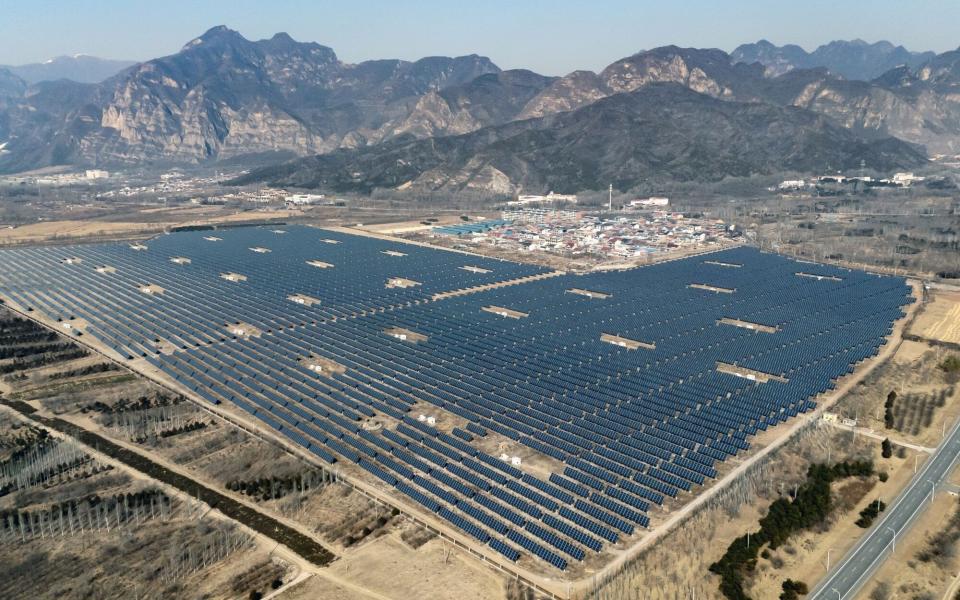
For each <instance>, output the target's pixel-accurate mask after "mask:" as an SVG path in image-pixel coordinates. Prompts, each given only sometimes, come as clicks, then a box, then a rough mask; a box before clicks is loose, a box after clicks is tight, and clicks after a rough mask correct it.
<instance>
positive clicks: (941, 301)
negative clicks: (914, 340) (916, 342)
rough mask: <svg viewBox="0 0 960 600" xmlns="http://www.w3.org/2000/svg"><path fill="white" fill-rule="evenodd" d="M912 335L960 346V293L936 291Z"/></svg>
mask: <svg viewBox="0 0 960 600" xmlns="http://www.w3.org/2000/svg"><path fill="white" fill-rule="evenodd" d="M910 333H913V334H915V335H919V336H921V337H925V338H929V339H932V340H939V341H941V342H949V343H952V344H960V293H957V292H944V291H934V292H931V302H930V303H929V304H928V305H927V306H926V308H925V310H924V312H923V314H922V315H920V316H919V317H918V318H917V320H916V321H915V322H914V324H913V327H911V328H910Z"/></svg>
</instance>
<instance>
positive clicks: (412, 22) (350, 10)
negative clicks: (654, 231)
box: [0, 0, 960, 75]
mask: <svg viewBox="0 0 960 600" xmlns="http://www.w3.org/2000/svg"><path fill="white" fill-rule="evenodd" d="M958 23H960V2H958V1H957V0H871V1H863V0H831V1H824V0H803V1H797V0H792V1H789V2H785V1H782V0H780V1H777V0H725V1H724V0H721V1H717V0H673V1H663V0H660V1H648V0H642V1H641V0H634V1H630V0H556V1H554V2H546V1H543V0H514V1H512V2H510V1H506V0H469V1H466V2H464V1H463V0H446V1H438V0H419V1H416V2H412V1H404V0H394V1H387V0H352V1H349V2H348V1H329V0H313V1H308V0H271V1H261V2H253V1H249V0H192V1H191V0H152V1H149V2H146V1H142V0H69V1H67V0H0V64H22V63H26V62H36V61H42V60H45V59H47V58H50V57H52V56H55V55H60V54H75V53H84V54H92V55H96V56H102V57H106V58H125V59H132V60H147V59H150V58H154V57H157V56H162V55H166V54H171V53H173V52H176V51H177V50H179V49H180V47H181V46H183V44H184V43H186V42H187V41H189V40H190V39H192V38H194V37H196V36H198V35H200V34H201V33H202V32H204V31H206V30H207V29H209V28H210V27H212V26H214V25H220V24H224V25H227V26H228V27H230V28H232V29H236V30H238V31H239V32H240V33H242V34H243V35H244V36H246V37H247V38H249V39H261V38H264V37H270V36H271V35H272V34H274V33H276V32H277V31H286V32H288V33H289V34H290V35H292V36H293V37H294V38H295V39H298V40H301V41H316V42H319V43H321V44H324V45H327V46H330V47H332V48H333V49H334V50H335V51H336V52H337V54H338V55H339V56H340V58H341V59H342V60H345V61H349V62H359V61H361V60H366V59H370V58H403V59H416V58H419V57H422V56H429V55H459V54H470V53H477V54H483V55H486V56H489V57H490V58H492V59H493V60H494V62H496V63H497V64H498V65H500V66H501V67H503V68H516V67H527V68H531V69H534V70H536V71H539V72H541V73H545V74H550V75H559V74H564V73H567V72H569V71H572V70H574V69H591V70H597V69H600V68H602V67H604V66H605V65H607V64H609V63H610V62H613V61H614V60H616V59H618V58H621V57H623V56H627V55H630V54H633V53H634V52H636V51H638V50H641V49H646V48H653V47H656V46H662V45H665V44H677V45H681V46H698V47H715V48H722V49H724V50H727V51H729V50H732V49H733V48H734V47H736V46H737V45H738V44H740V43H743V42H749V41H756V40H757V39H760V38H767V39H769V40H771V41H773V42H774V43H777V44H783V43H797V44H800V45H801V46H804V47H805V48H807V49H808V50H812V49H813V48H814V47H816V46H817V45H819V44H821V43H824V42H827V41H830V40H833V39H853V38H862V39H865V40H867V41H876V40H880V39H887V40H890V41H892V42H894V43H895V44H903V45H905V46H906V47H907V48H910V49H911V50H914V49H916V50H928V49H930V50H936V51H938V52H942V51H945V50H950V49H954V48H956V47H958V46H960V28H958V27H957V24H958Z"/></svg>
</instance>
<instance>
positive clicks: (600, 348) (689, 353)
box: [0, 227, 910, 569]
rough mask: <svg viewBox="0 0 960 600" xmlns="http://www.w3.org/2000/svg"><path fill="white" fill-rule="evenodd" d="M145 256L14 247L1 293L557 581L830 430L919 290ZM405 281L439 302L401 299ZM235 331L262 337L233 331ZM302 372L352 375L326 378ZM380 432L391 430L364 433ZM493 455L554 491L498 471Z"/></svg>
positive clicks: (854, 283)
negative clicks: (708, 487)
mask: <svg viewBox="0 0 960 600" xmlns="http://www.w3.org/2000/svg"><path fill="white" fill-rule="evenodd" d="M211 238H220V239H211ZM146 246H147V248H146V249H140V250H135V249H133V248H131V247H129V246H128V245H125V244H105V245H95V246H70V247H56V248H33V249H19V250H5V251H2V254H0V257H2V264H0V293H2V294H3V295H4V296H5V297H7V298H9V299H11V300H13V301H14V302H16V303H18V304H19V305H21V306H23V307H26V308H31V309H34V310H37V311H40V312H43V313H44V314H47V315H50V316H52V317H54V318H61V319H68V318H71V317H79V318H82V319H84V320H85V321H86V322H87V329H86V331H87V333H88V334H90V335H94V336H96V337H97V338H98V339H100V340H102V341H104V342H105V343H106V344H108V345H110V346H111V347H112V348H114V349H115V350H117V351H118V352H120V353H121V354H122V355H123V356H143V355H147V360H149V361H150V362H151V363H152V364H154V365H155V366H157V367H159V368H160V369H162V370H163V371H164V372H166V373H167V374H169V375H170V376H172V377H173V378H175V379H177V380H178V381H179V382H180V383H181V384H183V385H184V386H186V387H187V388H189V389H191V390H193V391H194V392H195V393H196V394H197V395H198V396H200V397H202V398H204V399H206V400H207V401H209V402H212V403H215V404H220V403H229V404H233V405H235V406H237V407H239V408H240V409H242V410H244V411H246V412H248V413H250V414H251V415H253V416H254V417H256V418H258V419H259V420H260V421H262V422H263V423H264V424H266V425H267V426H269V427H271V428H273V429H274V430H276V431H278V432H279V433H280V434H281V435H284V436H286V437H287V438H288V439H290V440H291V441H292V442H293V443H295V444H299V445H300V446H302V447H304V448H307V449H308V450H309V451H310V452H312V453H314V454H315V455H316V456H318V457H320V458H321V459H323V460H325V461H326V462H328V463H334V462H336V461H348V462H352V463H356V464H358V465H359V467H360V468H362V469H364V470H366V471H367V472H369V473H370V474H371V475H372V476H374V477H376V478H377V479H378V480H380V481H382V482H384V484H385V485H387V486H390V487H392V488H395V489H396V490H397V491H398V492H399V493H401V494H404V495H406V496H407V497H409V498H410V499H411V500H412V501H414V502H416V503H418V504H420V505H421V506H422V507H423V508H424V509H426V510H427V511H430V512H432V513H435V514H436V515H437V517H439V518H440V519H443V520H445V521H447V522H449V523H450V524H451V525H452V526H454V527H456V528H458V529H460V530H462V531H463V532H464V533H466V534H467V535H469V536H471V537H474V538H476V539H477V540H478V541H479V542H481V543H484V544H487V545H489V547H490V548H491V549H493V550H495V551H496V552H498V553H500V554H501V555H503V556H504V557H506V558H507V559H509V560H512V561H515V560H518V559H519V558H520V557H521V556H523V555H524V554H528V555H530V556H534V557H537V558H539V559H542V560H543V561H545V562H546V563H547V564H549V565H552V566H554V567H556V568H559V569H565V568H566V567H567V565H568V563H569V561H582V560H584V559H585V557H586V556H587V554H588V553H591V552H592V553H596V552H600V551H602V550H603V548H604V545H605V544H611V543H616V542H618V541H619V540H620V539H621V538H622V537H623V536H630V535H632V534H633V533H634V532H635V530H636V529H637V528H643V527H647V526H648V525H649V523H650V518H649V513H650V511H651V510H652V507H653V506H656V505H660V504H663V503H664V502H665V501H666V499H667V498H668V497H677V496H682V495H683V494H684V493H686V492H690V491H693V490H696V488H697V487H698V486H702V485H704V484H706V483H708V481H709V480H711V479H713V478H715V477H716V476H717V469H718V466H719V464H720V463H722V462H723V461H725V460H726V459H727V458H729V457H731V456H734V455H736V454H738V453H739V452H741V451H743V450H746V449H748V448H749V447H750V442H749V440H750V437H751V436H752V435H754V434H756V433H757V432H758V431H761V430H765V429H767V428H768V427H771V426H773V425H776V424H778V423H781V422H784V421H786V420H788V419H790V418H791V417H793V416H796V415H797V414H799V413H802V412H806V411H809V410H811V409H812V408H813V407H814V406H815V402H814V400H813V398H814V397H815V396H816V395H818V394H820V393H823V392H826V391H828V390H830V389H831V388H833V387H834V385H835V380H836V379H837V378H838V377H841V376H843V375H845V374H847V373H850V372H851V371H852V370H853V367H854V365H856V364H857V363H858V362H860V361H862V360H863V359H865V358H868V357H870V356H873V355H875V354H876V352H877V351H878V348H879V347H880V345H881V344H882V343H883V341H884V338H885V336H887V335H889V334H890V333H891V330H892V329H891V328H892V324H893V322H894V321H895V320H896V319H897V318H899V317H900V316H902V314H903V310H902V307H903V306H905V305H906V304H907V303H908V302H909V301H910V297H909V295H910V288H909V287H908V286H907V285H906V283H905V281H904V280H903V279H900V278H893V277H880V276H875V275H869V274H866V273H862V272H857V271H847V270H841V269H837V268H833V267H828V266H822V265H809V264H799V263H797V262H795V261H792V260H789V259H786V258H783V257H780V256H777V255H773V254H765V253H761V252H758V251H756V250H753V249H748V248H738V249H733V250H727V251H723V252H718V253H713V254H710V255H707V257H693V258H688V259H684V260H678V261H673V262H667V263H661V264H658V265H653V266H649V267H645V268H641V269H634V270H629V271H618V272H606V273H594V274H588V275H562V276H559V277H553V278H549V279H538V280H534V281H528V282H524V283H522V284H519V285H510V286H505V287H500V288H495V289H489V290H486V291H482V292H477V293H473V294H467V295H462V296H457V297H451V298H445V299H443V300H438V301H428V299H429V297H430V296H431V295H432V294H435V293H438V292H442V291H448V290H454V289H461V288H466V287H471V286H474V285H483V284H487V283H491V282H495V281H504V280H509V279H516V278H519V277H524V276H528V275H535V274H538V273H542V272H543V270H542V269H540V268H538V267H532V266H528V265H521V264H517V263H511V262H505V261H497V260H492V259H482V258H479V257H472V256H471V257H466V256H464V255H460V254H456V253H451V252H445V251H440V250H434V249H429V248H425V247H421V246H415V245H409V244H400V243H395V242H390V241H384V240H378V239H372V238H366V237H360V236H351V235H348V234H342V233H333V232H328V231H322V230H316V229H311V228H306V227H288V228H287V229H286V231H284V232H283V233H279V232H276V231H271V230H268V229H260V228H250V229H235V230H227V231H223V232H217V233H216V234H214V235H211V234H210V233H209V232H190V233H177V234H172V235H168V236H162V237H160V238H157V239H155V240H152V241H150V242H148V243H146ZM177 257H182V258H186V259H189V263H186V262H183V261H181V262H180V263H177V262H172V261H171V259H172V258H177ZM78 258H79V259H80V261H79V262H78V261H77V260H74V259H78ZM311 260H316V261H322V263H323V264H325V265H327V266H326V267H323V268H321V267H314V266H311V265H309V264H307V261H311ZM465 264H469V265H471V266H473V267H475V268H474V269H473V270H464V269H463V266H464V265H465ZM104 265H109V266H110V267H113V269H114V270H113V271H111V272H98V270H97V267H98V266H104ZM329 265H333V266H329ZM798 272H804V273H806V274H807V275H816V276H819V277H809V276H800V275H798V274H797V273H798ZM223 273H238V274H242V275H244V276H246V280H242V281H228V280H226V279H223V278H222V277H221V274H223ZM397 277H400V278H404V279H408V280H412V281H415V282H417V283H418V284H419V285H415V286H413V287H387V286H385V281H387V280H389V279H391V278H397ZM147 285H154V286H158V287H159V288H162V293H161V292H157V291H155V292H154V293H148V292H145V291H143V289H142V288H143V286H147ZM692 285H693V286H696V287H691V286H692ZM138 288H141V289H138ZM577 290H579V292H577ZM583 290H588V291H591V292H595V293H593V294H584V293H582V292H583ZM293 294H302V295H306V296H309V297H311V298H314V299H317V300H319V304H312V305H302V304H297V303H296V302H292V301H291V300H290V299H289V298H290V296H291V295H293ZM490 307H501V308H505V309H507V311H506V312H505V311H500V310H489V309H490ZM238 322H242V323H246V324H250V325H252V326H253V327H255V328H257V329H258V335H253V336H244V335H231V334H230V333H229V332H228V331H227V329H226V328H225V327H224V325H225V324H227V323H238ZM737 324H739V325H741V326H737ZM751 327H752V328H751ZM388 330H389V331H392V330H404V331H407V332H414V333H415V334H418V335H420V336H423V339H421V340H420V341H417V342H416V343H413V341H412V340H411V339H403V337H402V336H392V335H386V334H385V331H388ZM602 336H607V337H608V338H610V336H612V341H613V343H609V342H607V341H603V339H602ZM158 339H159V340H164V341H166V342H167V343H169V344H170V345H169V346H166V347H164V348H165V351H164V352H162V353H158V351H157V350H158V346H157V342H156V340H158ZM631 342H637V343H639V344H640V345H639V346H638V345H632V344H631ZM305 357H311V358H312V359H313V360H315V361H318V364H324V365H330V364H335V365H337V366H339V367H340V368H339V369H332V370H328V371H326V372H323V373H322V374H318V373H317V372H316V371H315V370H312V369H311V367H310V365H308V364H307V363H306V362H304V360H303V359H304V358H305ZM718 363H723V364H727V365H732V368H728V369H727V370H728V371H729V370H733V371H735V372H736V373H738V374H733V373H730V372H721V371H719V370H718V368H717V367H718ZM768 377H769V379H768ZM767 379H768V380H767ZM764 380H765V381H764ZM424 403H427V404H429V405H434V406H435V407H437V408H438V409H442V410H443V411H445V412H440V411H435V412H434V413H432V414H439V415H441V424H445V426H444V427H443V428H440V429H438V428H437V427H434V426H431V425H430V424H427V423H425V422H422V421H420V420H419V419H418V418H417V416H418V413H419V412H420V411H421V410H422V407H423V406H424ZM415 406H416V407H418V408H417V409H416V410H414V407H415ZM443 415H446V416H443ZM371 418H376V419H378V420H381V421H383V422H385V423H387V426H386V427H384V428H383V429H381V430H378V431H368V430H366V429H364V427H363V425H364V423H365V422H367V421H368V420H369V419H371ZM451 423H452V424H453V425H454V426H453V427H452V428H451V427H449V426H447V425H450V424H451ZM447 430H449V431H450V433H446V432H445V431H447ZM490 435H497V436H502V437H498V438H497V439H502V438H507V439H509V440H512V441H513V442H515V443H516V444H519V445H521V446H523V447H526V448H527V449H528V450H529V452H528V456H537V457H539V459H538V460H539V464H540V467H541V468H546V469H547V470H549V472H550V473H549V477H547V478H546V479H544V478H543V477H539V476H537V475H535V474H534V472H531V470H530V469H527V468H526V466H524V465H521V466H515V465H512V464H510V463H508V462H505V461H503V460H501V459H500V458H498V457H495V456H493V455H491V454H488V453H487V452H484V451H482V450H481V449H480V444H481V442H483V443H485V444H487V445H486V446H485V447H491V446H490V445H489V443H488V442H486V441H485V439H486V438H488V437H489V436H490ZM537 472H543V471H537Z"/></svg>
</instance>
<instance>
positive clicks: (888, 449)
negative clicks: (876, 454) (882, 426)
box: [880, 438, 893, 458]
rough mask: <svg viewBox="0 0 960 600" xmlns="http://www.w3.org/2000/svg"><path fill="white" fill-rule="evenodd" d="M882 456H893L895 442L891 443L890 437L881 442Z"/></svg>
mask: <svg viewBox="0 0 960 600" xmlns="http://www.w3.org/2000/svg"><path fill="white" fill-rule="evenodd" d="M880 456H882V457H884V458H890V457H891V456H893V444H891V443H890V439H889V438H888V439H885V440H883V441H882V442H880Z"/></svg>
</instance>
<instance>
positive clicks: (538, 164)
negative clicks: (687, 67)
mask: <svg viewBox="0 0 960 600" xmlns="http://www.w3.org/2000/svg"><path fill="white" fill-rule="evenodd" d="M924 160H925V157H924V155H923V154H922V153H921V152H919V151H917V150H916V149H914V148H912V147H911V146H909V145H908V144H905V143H903V142H901V141H899V140H894V139H890V138H886V139H881V140H876V141H871V142H868V141H864V140H863V139H860V138H858V137H857V136H856V135H854V134H853V133H851V132H850V131H848V130H846V129H844V128H842V127H839V126H837V125H834V124H832V123H831V122H830V121H829V120H828V119H826V118H824V117H822V116H819V115H817V114H815V113H813V112H811V111H808V110H803V109H799V108H795V107H777V106H773V105H770V104H762V103H745V102H734V101H723V100H719V99H717V98H713V97H711V96H708V95H705V94H700V93H697V92H694V91H692V90H690V89H687V88H685V87H683V86H681V85H679V84H673V83H668V84H650V85H647V86H644V87H641V88H639V89H638V90H636V91H633V92H629V93H621V94H615V95H613V96H610V97H608V98H605V99H602V100H599V101H597V102H595V103H592V104H590V105H588V106H586V107H583V108H580V109H578V110H575V111H570V112H565V113H559V114H555V115H550V116H546V117H540V118H535V119H529V120H525V121H516V122H512V123H509V124H506V125H500V126H493V127H487V128H484V129H481V130H479V131H476V132H473V133H469V134H465V135H460V136H448V137H441V138H434V139H427V140H395V141H393V142H389V143H385V144H382V145H380V146H375V147H369V148H363V149H354V150H341V151H338V152H334V153H332V154H328V155H324V156H316V157H311V158H307V159H301V160H298V161H293V162H291V163H287V164H284V165H281V166H278V167H270V168H265V169H260V170H257V171H254V172H253V173H251V174H250V175H248V176H246V177H245V178H243V179H242V180H240V181H238V182H237V183H250V182H254V181H259V182H267V183H269V184H271V185H278V186H299V187H321V188H323V189H325V190H331V191H338V192H343V191H355V192H369V191H371V190H372V189H374V188H378V187H381V188H396V187H413V188H418V189H429V190H461V189H483V190H488V191H494V192H502V193H510V192H513V191H516V190H517V189H519V188H522V189H525V190H541V191H546V190H549V189H553V190H557V191H576V190H583V189H602V188H605V187H606V186H607V185H608V184H611V183H612V184H613V185H614V186H615V187H617V188H618V189H629V188H630V187H632V186H634V185H636V184H638V183H639V182H641V181H643V180H648V179H675V180H683V181H691V180H692V181H711V180H718V179H721V178H723V177H725V176H749V175H752V174H766V173H774V172H780V171H788V170H789V171H804V172H809V171H817V170H823V169H834V170H835V169H845V168H857V167H859V165H860V162H861V161H864V162H865V163H866V165H867V166H868V167H870V168H874V169H878V170H890V169H897V168H907V167H912V166H916V165H919V164H921V163H922V162H923V161H924Z"/></svg>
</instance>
